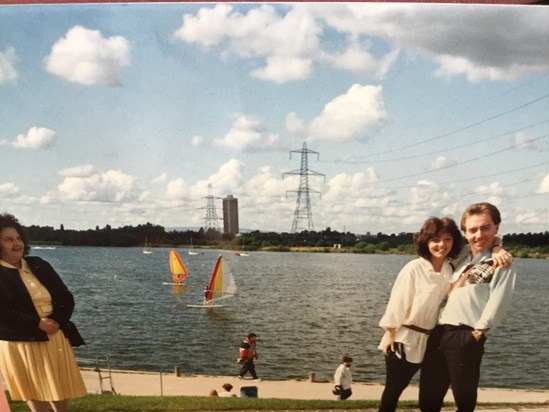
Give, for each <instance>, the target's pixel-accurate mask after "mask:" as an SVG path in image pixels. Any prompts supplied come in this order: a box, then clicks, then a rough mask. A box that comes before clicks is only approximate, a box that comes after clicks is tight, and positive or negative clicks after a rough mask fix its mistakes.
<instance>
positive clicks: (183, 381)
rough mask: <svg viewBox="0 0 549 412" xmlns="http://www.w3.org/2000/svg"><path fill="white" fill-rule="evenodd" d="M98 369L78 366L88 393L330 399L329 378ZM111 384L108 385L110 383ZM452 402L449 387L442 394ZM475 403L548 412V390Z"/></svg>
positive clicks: (500, 393) (497, 392) (408, 394)
mask: <svg viewBox="0 0 549 412" xmlns="http://www.w3.org/2000/svg"><path fill="white" fill-rule="evenodd" d="M100 373H101V379H100V376H99V373H98V372H97V371H96V370H94V369H82V376H83V378H84V383H85V384H86V388H87V389H88V393H90V394H91V393H95V394H98V393H101V386H102V390H103V392H110V391H111V389H114V391H115V393H117V394H119V395H129V396H137V395H139V396H208V394H209V392H210V391H211V390H212V389H216V390H217V391H219V390H220V389H221V386H222V385H223V384H224V383H230V384H232V385H233V387H234V388H233V391H232V392H233V393H235V394H236V395H239V394H240V388H241V387H243V386H256V387H257V392H258V397H259V398H278V399H323V400H334V399H335V396H334V395H333V394H332V392H331V390H332V388H333V386H334V384H333V382H316V381H315V382H311V381H309V380H293V379H288V380H259V381H256V380H251V379H244V380H241V379H238V378H237V377H236V376H208V375H180V376H177V375H176V373H161V372H136V371H123V370H111V373H110V377H109V372H108V371H107V370H101V371H100ZM111 384H112V386H111ZM383 387H384V385H382V384H379V383H364V382H354V383H353V387H352V389H353V395H352V398H351V399H354V400H356V399H361V400H379V399H380V398H381V393H382V391H383ZM417 397H418V388H417V386H412V385H411V386H409V387H408V388H406V390H405V391H404V392H403V393H402V396H401V397H400V399H401V400H403V401H405V400H411V401H414V400H417ZM445 401H446V402H453V396H452V392H451V390H449V391H448V394H447V395H446V398H445ZM478 402H479V403H500V404H501V403H514V404H539V407H541V408H543V410H547V411H548V412H549V390H542V389H540V390H527V389H501V388H479V392H478ZM536 409H537V410H538V411H539V410H540V409H539V408H538V407H536Z"/></svg>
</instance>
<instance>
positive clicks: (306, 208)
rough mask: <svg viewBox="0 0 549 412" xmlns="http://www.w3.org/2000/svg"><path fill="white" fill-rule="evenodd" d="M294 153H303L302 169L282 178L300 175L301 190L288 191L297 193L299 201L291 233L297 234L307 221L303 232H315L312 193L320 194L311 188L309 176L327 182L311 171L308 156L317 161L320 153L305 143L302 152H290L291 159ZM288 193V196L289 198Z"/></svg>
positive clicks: (319, 174)
mask: <svg viewBox="0 0 549 412" xmlns="http://www.w3.org/2000/svg"><path fill="white" fill-rule="evenodd" d="M292 153H301V168H300V169H299V170H294V171H291V172H284V173H282V178H283V179H284V175H299V188H298V189H297V190H288V192H296V193H297V201H296V204H295V212H294V221H293V223H292V230H291V233H296V232H298V230H299V229H300V228H301V224H300V223H301V222H302V221H306V227H304V228H303V229H302V230H305V229H306V230H309V231H311V230H314V224H313V212H312V210H311V197H310V196H309V194H310V193H318V194H320V192H319V191H317V190H313V189H311V188H310V187H309V176H322V177H324V181H326V176H325V175H323V174H322V173H318V172H315V171H314V170H309V161H308V159H309V158H308V156H309V155H310V154H316V156H317V160H318V158H319V157H320V155H319V153H318V152H315V151H312V150H309V149H307V143H305V142H303V147H302V148H301V150H292V151H291V152H290V159H291V158H292ZM288 192H286V196H288Z"/></svg>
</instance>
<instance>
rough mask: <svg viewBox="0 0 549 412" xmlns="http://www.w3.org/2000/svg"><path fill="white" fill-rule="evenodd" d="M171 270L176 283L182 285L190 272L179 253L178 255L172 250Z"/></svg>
mask: <svg viewBox="0 0 549 412" xmlns="http://www.w3.org/2000/svg"><path fill="white" fill-rule="evenodd" d="M170 270H171V271H172V278H173V281H174V282H175V283H180V284H181V283H182V282H183V280H184V279H185V278H186V277H187V276H188V275H189V271H188V270H187V268H186V267H185V265H184V264H183V261H182V260H181V257H180V256H179V253H177V252H176V251H175V250H174V249H171V250H170Z"/></svg>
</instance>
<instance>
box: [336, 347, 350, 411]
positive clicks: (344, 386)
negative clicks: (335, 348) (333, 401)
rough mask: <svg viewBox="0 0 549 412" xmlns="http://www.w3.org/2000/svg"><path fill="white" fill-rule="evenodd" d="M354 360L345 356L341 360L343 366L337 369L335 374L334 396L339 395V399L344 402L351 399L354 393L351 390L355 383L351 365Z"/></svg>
mask: <svg viewBox="0 0 549 412" xmlns="http://www.w3.org/2000/svg"><path fill="white" fill-rule="evenodd" d="M352 363H353V358H350V357H349V356H344V357H343V359H342V360H341V364H340V365H339V366H338V367H337V369H336V371H335V373H334V381H335V388H337V389H338V391H336V389H335V388H334V391H335V392H334V394H337V396H338V399H340V400H344V399H347V398H348V397H350V396H351V395H352V393H353V391H352V390H351V384H352V383H353V374H352V372H351V365H352Z"/></svg>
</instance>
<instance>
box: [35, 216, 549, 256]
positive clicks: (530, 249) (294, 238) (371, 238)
mask: <svg viewBox="0 0 549 412" xmlns="http://www.w3.org/2000/svg"><path fill="white" fill-rule="evenodd" d="M26 229H27V233H28V236H29V239H30V240H31V242H32V243H34V244H50V245H65V246H113V247H132V246H143V245H144V243H145V241H147V242H148V243H149V245H151V246H153V247H154V246H167V247H177V246H182V245H190V244H191V243H192V244H193V245H195V246H203V247H218V248H227V249H237V248H241V249H245V250H289V248H299V247H303V248H326V249H328V248H329V249H332V248H334V247H341V248H343V249H352V251H353V252H358V253H380V252H381V253H383V252H392V253H408V254H413V253H414V247H413V233H404V232H402V233H399V234H384V233H381V232H380V233H377V234H370V233H367V234H365V235H356V234H354V233H351V232H338V231H336V230H331V229H330V228H329V227H328V228H326V229H325V230H321V231H302V232H300V233H286V232H283V233H279V232H261V231H253V232H249V233H245V234H239V235H237V236H236V237H234V236H228V235H226V234H222V233H220V232H219V231H217V230H214V229H208V230H204V229H203V228H200V229H199V230H196V231H193V230H186V231H177V230H172V231H166V229H165V228H164V227H162V226H159V225H153V224H152V223H146V224H144V225H138V226H123V227H120V228H112V227H111V226H110V225H106V226H105V227H104V228H99V227H98V226H96V228H95V229H87V230H68V229H65V228H64V226H63V225H61V227H60V228H59V229H54V228H53V227H50V226H35V225H33V226H28V227H27V228H26ZM503 243H504V247H505V248H506V249H508V250H509V251H511V252H512V253H513V254H514V255H515V256H517V257H528V256H534V257H535V256H536V255H541V256H547V255H549V231H546V232H543V233H520V234H509V235H505V236H504V237H503Z"/></svg>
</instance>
